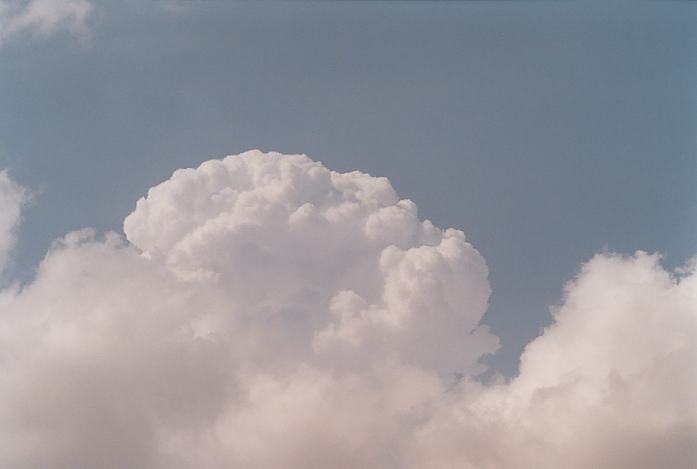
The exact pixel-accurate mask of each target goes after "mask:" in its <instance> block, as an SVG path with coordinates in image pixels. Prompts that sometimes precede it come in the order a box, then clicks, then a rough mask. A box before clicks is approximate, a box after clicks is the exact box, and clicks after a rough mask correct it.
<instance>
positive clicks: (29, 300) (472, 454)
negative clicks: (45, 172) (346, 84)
mask: <svg viewBox="0 0 697 469" xmlns="http://www.w3.org/2000/svg"><path fill="white" fill-rule="evenodd" d="M0 200H2V199H0ZM1 226H2V225H1V224H0V227H1ZM0 231H1V230H0ZM124 232H125V234H126V239H123V238H121V237H120V236H118V235H116V234H107V235H106V236H104V237H103V238H98V237H97V236H95V234H94V233H93V232H91V231H89V230H83V231H79V232H75V233H71V234H69V235H67V236H66V237H65V238H64V239H63V240H61V241H59V242H57V243H56V244H55V246H54V247H53V248H52V249H51V251H50V252H49V253H48V255H47V256H46V258H45V260H44V261H43V262H42V264H41V266H40V268H39V271H38V274H37V277H36V279H35V280H34V281H33V282H32V283H31V284H29V285H26V286H24V287H23V288H22V289H19V288H17V287H15V288H11V289H6V290H4V291H3V292H2V293H1V294H0V308H1V310H0V467H7V468H30V467H42V468H49V469H50V468H66V467H71V468H91V467H102V468H123V467H129V468H182V469H184V468H198V467H246V468H260V469H261V468H264V469H265V468H278V467H286V468H325V467H336V468H356V467H363V468H376V469H377V468H441V467H442V468H446V467H447V468H452V467H460V468H529V467H536V468H559V467H565V468H572V469H573V468H587V467H594V468H601V469H602V468H608V469H609V468H625V467H626V468H635V467H643V466H642V464H643V465H645V466H646V467H672V468H688V467H690V468H691V467H693V466H694V462H695V461H696V460H697V454H696V450H695V448H696V447H697V446H696V445H695V443H697V438H696V435H697V414H696V409H697V405H696V404H697V403H696V402H695V398H694V397H693V396H694V395H695V390H696V389H697V387H696V386H697V372H696V371H695V369H694V366H692V365H693V362H694V358H695V356H697V349H696V348H695V347H696V346H695V344H696V343H697V341H696V339H697V330H696V320H697V275H696V274H695V272H694V269H692V270H690V271H688V272H684V273H682V274H680V275H678V274H671V273H669V272H666V271H665V270H664V269H663V268H662V267H661V265H660V259H659V258H658V257H657V256H654V255H649V254H645V253H637V254H636V255H635V256H632V257H622V256H617V255H611V254H599V255H597V256H596V257H595V258H593V259H592V260H591V261H589V262H588V263H587V264H585V265H584V266H583V268H582V269H581V271H580V272H579V275H578V277H577V278H576V279H575V280H574V281H573V282H571V283H569V284H568V286H567V289H566V292H565V297H564V300H563V302H562V303H561V305H560V306H559V307H558V308H557V309H556V311H555V321H554V323H553V325H552V326H550V327H549V328H548V329H547V330H545V331H544V333H543V334H542V335H541V336H540V337H538V338H537V339H536V340H534V341H533V342H532V343H531V344H529V345H528V347H527V348H526V350H525V353H524V354H523V356H522V358H521V371H520V375H519V376H518V377H516V378H514V379H512V380H510V381H502V382H499V383H496V384H489V385H485V384H481V383H479V382H477V381H476V380H475V379H474V376H476V374H477V373H478V372H479V371H481V370H483V367H482V365H480V364H479V360H480V358H481V357H482V356H483V355H485V354H489V353H494V352H495V351H496V349H497V347H498V340H497V338H496V337H495V336H493V335H492V334H491V333H490V332H489V331H488V330H487V328H486V327H485V326H482V325H480V320H481V318H482V316H483V314H484V312H485V309H486V306H487V301H488V297H489V294H490V289H489V284H488V281H487V275H488V273H487V267H486V263H485V261H484V259H483V258H482V256H481V255H480V254H479V253H478V252H477V251H476V249H474V248H473V247H472V246H471V244H470V243H468V242H467V240H466V238H465V236H464V234H463V233H462V232H461V231H458V230H452V229H448V230H441V229H439V228H437V227H435V226H433V225H432V224H431V223H430V222H428V221H421V220H420V219H419V218H418V214H417V210H416V206H415V205H414V204H413V203H412V202H411V201H408V200H400V199H399V198H398V197H397V195H396V194H395V192H394V190H393V188H392V187H391V185H390V184H389V181H387V179H384V178H375V177H371V176H368V175H366V174H363V173H359V172H353V173H345V174H342V173H336V172H332V171H330V170H328V169H326V168H325V167H324V166H322V165H321V164H320V163H316V162H313V161H312V160H310V159H309V158H307V157H305V156H300V155H285V156H284V155H280V154H276V153H270V154H263V153H260V152H256V151H254V152H247V153H244V154H242V155H238V156H230V157H227V158H225V159H224V160H213V161H208V162H206V163H204V164H202V165H201V166H200V167H199V168H197V169H186V170H179V171H177V172H175V173H174V174H173V176H172V177H171V178H170V179H169V180H167V181H165V182H164V183H162V184H160V185H158V186H156V187H154V188H152V189H150V191H149V192H148V195H147V197H145V198H143V199H141V200H140V201H138V204H137V206H136V209H135V211H134V212H133V213H131V214H130V215H129V216H128V217H127V218H126V220H125V223H124ZM37 448H41V451H37Z"/></svg>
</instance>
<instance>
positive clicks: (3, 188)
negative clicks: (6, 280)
mask: <svg viewBox="0 0 697 469" xmlns="http://www.w3.org/2000/svg"><path fill="white" fill-rule="evenodd" d="M27 197H28V194H27V191H26V190H25V189H24V188H23V187H22V186H20V185H18V184H17V183H15V182H14V181H12V180H11V179H10V177H9V176H8V174H7V171H0V274H2V271H3V270H4V268H5V266H6V265H7V261H8V256H9V255H10V253H11V251H12V248H14V245H15V241H16V229H17V225H18V224H19V221H20V215H21V209H22V205H23V204H24V203H25V202H26V200H27Z"/></svg>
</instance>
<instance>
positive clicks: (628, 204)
mask: <svg viewBox="0 0 697 469" xmlns="http://www.w3.org/2000/svg"><path fill="white" fill-rule="evenodd" d="M116 3H117V2H114V3H113V4H107V3H106V2H104V3H100V4H99V5H98V9H97V15H96V16H95V18H94V21H93V22H92V25H91V30H92V37H91V41H90V42H89V44H87V45H85V44H84V43H83V42H80V41H76V40H75V39H74V38H71V37H70V36H69V35H67V34H58V35H55V36H52V37H50V38H47V39H41V38H32V37H29V36H27V35H24V36H21V37H16V38H13V40H11V41H7V42H5V43H4V44H3V45H2V46H1V47H0V167H7V168H9V169H10V171H11V173H12V175H13V177H14V178H15V179H16V180H17V181H19V182H20V183H22V184H24V185H26V186H28V187H30V188H32V189H34V190H35V191H36V192H37V196H36V198H35V200H34V202H33V204H32V206H31V207H30V208H29V209H28V211H27V212H26V214H25V219H24V223H23V225H22V228H21V231H20V241H19V246H18V252H17V255H16V259H15V263H14V265H13V266H12V269H11V270H10V273H11V275H13V276H14V277H15V278H20V279H22V278H23V279H26V278H28V277H30V276H31V274H32V272H33V270H34V269H35V267H36V265H37V263H38V262H39V261H40V259H41V258H42V256H43V255H44V253H45V251H46V249H47V248H48V247H49V245H50V243H51V241H52V240H53V239H55V238H56V237H58V236H61V235H63V234H65V233H66V232H67V231H71V230H74V229H78V228H81V227H85V226H92V227H95V228H97V229H98V230H117V231H121V223H122V221H123V218H124V217H125V215H127V214H128V213H129V212H130V211H131V210H132V209H133V207H134V205H135V202H136V200H137V199H138V198H139V197H140V196H141V195H143V194H144V193H145V191H146V190H147V188H148V187H150V186H152V185H154V184H155V183H157V182H159V181H162V180H164V179H166V178H167V177H168V176H169V174H170V173H171V172H172V171H173V170H174V169H176V168H179V167H185V166H195V165H197V164H199V163H200V162H202V161H204V160H207V159H210V158H215V157H222V156H224V155H227V154H233V153H239V152H241V151H243V150H246V149H249V148H260V149H264V150H277V151H281V152H284V153H295V152H299V153H306V154H308V155H310V156H311V157H313V158H315V159H319V160H321V161H323V162H324V163H325V164H326V165H327V166H328V167H330V168H332V169H335V170H339V171H345V170H351V169H360V170H362V171H366V172H369V173H371V174H373V175H383V176H387V177H389V179H390V180H391V181H392V183H393V185H394V186H395V187H396V189H397V190H398V192H399V193H400V195H401V196H402V197H406V198H410V199H412V200H414V201H415V202H416V203H417V205H418V206H419V209H420V213H421V216H422V217H423V218H429V219H431V220H433V222H434V223H435V224H437V225H438V226H441V227H450V226H452V227H458V228H462V229H464V231H465V233H466V235H467V236H468V237H469V239H470V240H471V241H472V242H473V243H474V245H475V246H476V247H477V248H478V249H479V250H480V251H481V252H482V254H483V255H484V257H485V258H486V260H487V262H488V264H489V268H490V279H491V284H492V289H493V295H492V298H491V307H490V309H489V311H488V312H487V314H486V316H485V318H484V322H485V323H487V324H490V325H491V327H492V329H493V331H494V332H495V333H496V334H497V335H499V336H500V337H501V341H502V344H503V347H502V349H501V351H500V353H499V354H498V355H496V356H495V357H491V358H490V359H489V363H490V364H491V365H492V367H493V369H494V370H497V371H501V372H502V373H504V374H507V375H510V374H512V373H514V372H515V370H516V368H517V361H518V357H519V354H520V351H521V350H522V347H523V346H524V345H525V344H526V343H528V342H529V341H530V339H531V338H533V337H535V336H536V335H537V334H538V333H539V330H540V328H541V327H543V326H544V325H546V324H547V323H548V321H549V311H548V305H550V304H553V303H556V302H557V301H559V299H560V296H561V293H562V287H563V285H564V283H565V282H566V281H567V280H568V279H570V278H572V277H573V275H574V273H575V272H576V270H577V269H578V267H579V265H580V263H581V262H583V261H584V260H586V259H588V258H589V257H590V256H591V255H593V253H594V252H596V251H598V250H602V249H604V248H608V249H610V250H615V251H620V252H627V253H631V252H633V251H635V250H637V249H643V250H647V251H660V252H662V253H664V254H665V261H666V264H668V265H669V266H675V265H680V264H681V263H683V262H684V261H685V260H687V258H689V257H690V256H692V255H694V254H695V253H697V138H696V136H697V133H696V132H695V129H697V99H696V98H697V95H696V88H695V77H697V5H696V4H691V3H688V2H655V3H637V2H632V3H616V2H609V3H603V4H600V3H596V4H586V3H574V4H570V3H552V2H534V3H523V2H492V3H483V2H461V3H460V2H398V1H390V2H241V3H236V2H222V1H201V2H186V3H181V4H179V5H180V6H181V7H182V8H181V9H178V11H177V12H172V11H169V10H168V9H165V8H162V7H161V5H158V4H157V3H154V2H123V3H122V2H118V5H117V4H116Z"/></svg>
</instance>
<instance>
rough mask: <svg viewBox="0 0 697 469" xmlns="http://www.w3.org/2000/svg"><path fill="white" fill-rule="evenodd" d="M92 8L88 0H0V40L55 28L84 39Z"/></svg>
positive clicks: (44, 34) (50, 31) (46, 33)
mask: <svg viewBox="0 0 697 469" xmlns="http://www.w3.org/2000/svg"><path fill="white" fill-rule="evenodd" d="M93 10H94V6H93V5H92V3H91V2H90V1H89V0H30V1H16V0H0V43H2V42H4V41H6V40H8V39H10V38H12V37H14V36H17V35H20V34H30V35H31V36H38V37H43V38H45V37H47V36H50V35H52V34H55V33H57V32H58V31H67V32H69V33H70V34H72V35H73V36H74V37H77V38H80V39H82V40H85V39H87V38H89V34H90V28H89V19H90V17H91V14H92V12H93Z"/></svg>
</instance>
